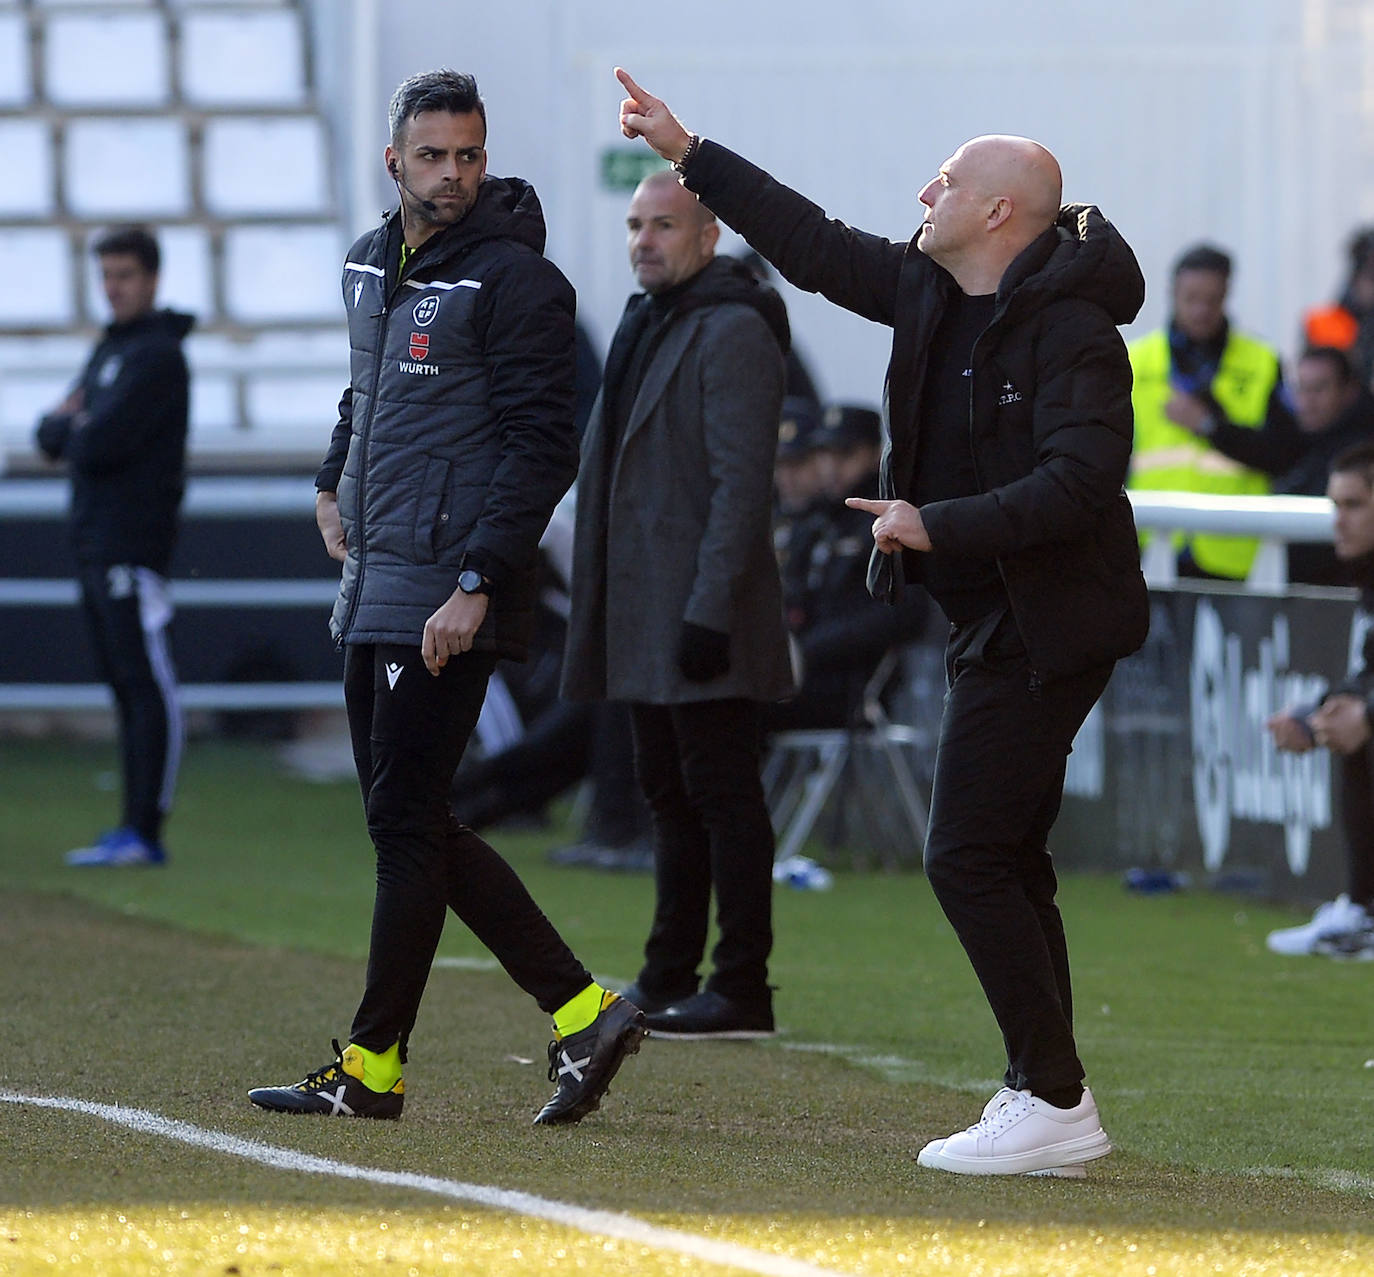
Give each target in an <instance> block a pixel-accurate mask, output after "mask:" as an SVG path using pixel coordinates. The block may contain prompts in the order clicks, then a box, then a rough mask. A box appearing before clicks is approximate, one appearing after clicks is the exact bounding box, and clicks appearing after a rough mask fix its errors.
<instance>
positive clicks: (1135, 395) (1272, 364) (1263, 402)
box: [1127, 330, 1279, 580]
mask: <svg viewBox="0 0 1374 1277" xmlns="http://www.w3.org/2000/svg"><path fill="white" fill-rule="evenodd" d="M1130 356H1131V370H1132V372H1133V373H1134V374H1135V384H1134V386H1133V388H1132V390H1131V405H1132V407H1133V408H1134V409H1135V449H1134V451H1133V453H1132V455H1131V475H1130V479H1129V481H1128V483H1127V486H1128V487H1131V488H1138V489H1141V490H1150V491H1156V492H1158V491H1168V492H1208V493H1216V494H1218V495H1221V496H1248V495H1255V496H1262V495H1264V494H1265V493H1267V492H1268V491H1269V477H1268V475H1265V474H1261V473H1260V472H1259V471H1258V470H1251V469H1249V467H1247V466H1243V465H1241V464H1240V463H1239V462H1238V461H1232V460H1231V458H1230V457H1226V456H1223V455H1222V454H1221V453H1220V452H1218V451H1217V450H1216V449H1215V448H1213V447H1212V445H1211V444H1210V443H1208V442H1207V440H1206V439H1200V438H1198V436H1197V435H1195V434H1193V432H1192V431H1191V430H1185V429H1184V428H1183V427H1182V426H1178V425H1175V424H1174V423H1173V422H1172V421H1170V420H1169V418H1168V417H1166V416H1165V415H1164V405H1165V404H1166V403H1167V402H1168V401H1169V399H1170V397H1171V396H1172V395H1173V393H1174V392H1173V388H1172V387H1171V386H1170V384H1169V370H1170V366H1171V362H1172V361H1171V358H1170V354H1169V338H1168V334H1167V333H1165V332H1164V331H1162V330H1161V331H1159V332H1153V333H1149V334H1148V335H1146V336H1144V337H1142V338H1140V339H1139V340H1138V341H1134V342H1132V343H1131V345H1130ZM1278 379H1279V358H1278V355H1277V354H1275V353H1274V351H1273V350H1271V349H1270V348H1269V347H1268V346H1266V345H1265V344H1264V343H1263V342H1260V341H1257V340H1256V339H1255V338H1253V337H1246V336H1244V335H1243V334H1241V333H1237V332H1234V331H1233V332H1232V333H1231V334H1230V336H1229V337H1228V338H1227V340H1226V348H1225V349H1224V350H1223V351H1222V354H1221V363H1220V364H1219V365H1218V367H1217V373H1216V376H1215V377H1214V378H1213V380H1212V385H1211V392H1212V395H1213V397H1214V398H1215V399H1216V401H1217V403H1219V404H1220V405H1221V407H1222V410H1223V411H1224V412H1225V413H1226V416H1227V417H1228V418H1229V419H1230V420H1231V421H1232V422H1233V423H1234V424H1235V425H1238V426H1246V427H1249V428H1251V429H1257V428H1258V427H1260V426H1262V425H1263V424H1264V417H1265V413H1266V412H1267V410H1268V407H1269V397H1270V395H1271V394H1272V393H1273V390H1274V386H1275V384H1276V383H1277V382H1278ZM1148 536H1149V534H1148V533H1146V534H1144V538H1143V539H1142V544H1143V541H1144V539H1148ZM1173 541H1174V548H1175V550H1179V549H1181V548H1182V547H1183V546H1184V545H1188V546H1190V547H1191V549H1192V552H1193V561H1194V562H1195V563H1196V564H1197V565H1198V567H1200V568H1202V569H1203V570H1204V571H1207V572H1211V573H1212V574H1213V575H1214V576H1225V577H1231V578H1233V579H1235V580H1244V579H1245V577H1246V576H1247V575H1249V572H1250V565H1251V564H1252V563H1253V562H1254V559H1255V553H1256V551H1257V550H1258V549H1259V541H1258V540H1257V539H1256V538H1253V537H1230V536H1215V535H1212V534H1210V533H1208V534H1203V533H1197V534H1188V533H1182V532H1179V533H1175V534H1174V539H1173Z"/></svg>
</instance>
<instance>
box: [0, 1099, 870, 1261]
mask: <svg viewBox="0 0 1374 1277" xmlns="http://www.w3.org/2000/svg"><path fill="white" fill-rule="evenodd" d="M0 1102H4V1103H9V1104H31V1105H33V1106H34V1107H35V1108H49V1109H65V1110H67V1111H68V1112H71V1113H85V1114H88V1115H89V1116H91V1117H99V1118H103V1119H104V1120H105V1121H107V1122H114V1123H115V1124H116V1125H118V1126H124V1127H127V1128H128V1129H129V1130H131V1131H137V1132H138V1133H139V1134H141V1135H160V1136H162V1137H163V1138H164V1139H169V1140H176V1141H178V1142H179V1143H181V1144H190V1145H192V1146H194V1147H196V1148H207V1149H210V1150H211V1151H212V1152H215V1153H224V1154H227V1155H228V1156H230V1157H242V1158H245V1159H246V1160H247V1161H250V1162H257V1163H259V1164H260V1165H262V1166H271V1167H274V1168H276V1169H277V1170H283V1171H298V1172H300V1173H302V1174H305V1175H333V1176H335V1177H336V1178H338V1179H359V1180H365V1181H367V1183H369V1184H386V1185H390V1186H391V1187H394V1188H410V1189H414V1190H416V1191H417V1192H421V1193H433V1194H434V1195H435V1196H437V1197H451V1198H453V1199H454V1200H456V1201H466V1202H472V1203H474V1204H475V1205H478V1206H487V1207H491V1208H493V1209H495V1210H504V1211H510V1212H511V1213H512V1214H516V1215H529V1216H532V1217H533V1218H535V1219H544V1220H548V1221H549V1222H550V1223H553V1224H563V1225H565V1226H567V1227H569V1228H576V1229H579V1230H580V1231H582V1232H584V1233H597V1234H600V1235H602V1236H606V1237H619V1238H621V1239H622V1240H624V1241H630V1242H638V1243H639V1244H641V1245H644V1246H652V1247H654V1248H655V1249H657V1250H668V1251H675V1252H676V1253H677V1254H680V1255H688V1256H691V1257H692V1258H693V1259H703V1260H706V1261H707V1262H708V1263H712V1264H724V1265H733V1266H734V1267H736V1268H743V1269H744V1270H745V1271H747V1272H751V1273H763V1274H765V1277H845V1275H844V1274H842V1273H839V1272H837V1270H835V1269H833V1268H817V1267H816V1266H815V1265H814V1264H808V1263H805V1262H803V1261H802V1260H799V1259H789V1258H787V1257H786V1256H784V1255H769V1254H766V1253H765V1252H763V1251H758V1250H750V1249H749V1248H748V1247H747V1246H740V1245H737V1244H736V1243H734V1242H721V1241H714V1240H712V1239H711V1238H709V1237H698V1236H696V1235H695V1234H693V1233H684V1232H682V1231H681V1230H679V1229H675V1228H660V1227H659V1226H658V1225H656V1224H650V1223H647V1222H646V1221H644V1220H642V1219H636V1218H635V1217H634V1216H633V1215H625V1214H622V1213H620V1212H619V1211H606V1210H591V1209H589V1208H587V1207H585V1206H573V1205H572V1204H571V1203H569V1202H558V1201H553V1200H552V1199H550V1198H547V1197H536V1196H534V1194H532V1193H522V1192H519V1191H517V1190H515V1189H509V1188H493V1187H492V1186H491V1185H488V1184H465V1183H463V1182H462V1181H461V1180H453V1179H439V1178H438V1177H437V1176H433V1175H416V1174H413V1173H411V1172H409V1171H384V1170H377V1169H374V1168H372V1167H368V1166H352V1165H350V1164H349V1163H347V1162H337V1161H335V1160H334V1159H333V1158H329V1157H316V1156H314V1155H313V1154H310V1153H300V1152H297V1151H296V1150H295V1149H290V1148H278V1147H277V1146H276V1145H273V1144H263V1143H261V1142H260V1141H258V1140H250V1139H243V1138H241V1137H240V1136H237V1135H226V1134H225V1133H224V1132H223V1131H208V1130H204V1129H203V1128H201V1127H199V1126H192V1125H191V1124H190V1123H189V1122H178V1121H174V1120H173V1119H172V1118H169V1117H163V1116H162V1115H161V1114H159V1113H150V1112H148V1111H147V1110H146V1109H136V1108H124V1107H123V1106H121V1105H117V1104H95V1103H92V1102H91V1101H90V1100H77V1099H72V1098H70V1097H67V1096H60V1095H21V1094H19V1093H18V1092H15V1091H0Z"/></svg>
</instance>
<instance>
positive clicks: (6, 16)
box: [0, 9, 33, 107]
mask: <svg viewBox="0 0 1374 1277" xmlns="http://www.w3.org/2000/svg"><path fill="white" fill-rule="evenodd" d="M32 100H33V77H32V75H31V74H30V72H29V24H28V22H27V21H26V20H25V18H24V15H23V14H22V13H20V12H18V11H17V10H14V9H10V10H5V11H0V107H12V106H27V105H28V104H29V103H30V102H31V101H32Z"/></svg>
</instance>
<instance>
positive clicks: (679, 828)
mask: <svg viewBox="0 0 1374 1277" xmlns="http://www.w3.org/2000/svg"><path fill="white" fill-rule="evenodd" d="M630 715H631V721H632V723H633V728H634V747H635V770H636V772H637V774H638V776H639V783H640V787H641V788H642V789H643V791H644V797H645V798H646V799H648V802H649V810H650V812H651V814H652V818H653V826H654V880H655V881H654V886H655V901H654V920H653V925H652V927H651V928H650V931H649V939H648V942H647V943H646V944H645V946H644V967H643V970H642V971H641V972H640V975H639V979H638V983H639V985H640V987H641V988H642V989H643V990H644V991H645V992H646V993H653V994H656V995H659V996H661V997H665V998H676V997H685V996H687V995H689V994H691V993H694V992H695V991H696V987H697V967H698V966H699V964H700V963H701V959H702V956H703V954H704V952H705V949H706V929H707V923H708V920H709V917H710V905H711V890H712V888H713V887H714V889H715V894H716V920H717V922H718V924H719V926H720V940H719V942H718V943H717V944H716V946H715V949H714V950H713V951H712V954H711V964H712V972H711V975H710V977H709V978H708V979H707V981H706V987H707V988H708V989H710V990H712V991H713V992H716V993H720V994H723V995H724V996H725V997H728V998H734V999H737V1000H740V1001H745V1002H749V1001H761V1000H767V999H768V997H769V991H768V955H769V953H770V951H771V950H772V947H773V826H772V824H771V823H770V822H769V819H768V807H767V804H766V803H765V801H764V796H763V785H762V783H761V781H760V780H759V761H760V756H761V753H762V748H763V744H762V742H763V706H762V705H760V704H758V703H757V702H755V701H748V700H719V701H693V702H690V703H687V704H682V705H644V704H636V705H633V706H631V711H630Z"/></svg>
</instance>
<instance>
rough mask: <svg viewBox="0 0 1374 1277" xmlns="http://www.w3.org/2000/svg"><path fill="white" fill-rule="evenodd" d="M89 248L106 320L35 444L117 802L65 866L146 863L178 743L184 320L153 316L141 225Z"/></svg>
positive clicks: (161, 856)
mask: <svg viewBox="0 0 1374 1277" xmlns="http://www.w3.org/2000/svg"><path fill="white" fill-rule="evenodd" d="M93 251H94V253H95V256H96V258H97V260H98V261H99V263H100V276H101V283H102V285H103V286H104V290H105V298H106V300H107V301H108V302H109V304H110V313H111V322H110V324H109V326H108V327H107V328H106V329H105V332H104V333H103V334H102V336H101V338H100V340H99V342H98V343H97V344H96V347H95V350H94V351H92V352H91V356H90V358H89V359H88V360H87V361H86V367H85V368H84V369H83V370H82V373H81V376H80V378H79V379H78V381H77V384H76V387H75V388H74V389H73V390H72V392H71V393H70V394H69V395H68V396H67V397H66V399H64V400H63V401H62V402H61V403H60V404H59V405H58V406H57V407H56V408H55V409H54V410H53V411H52V412H50V413H49V414H48V415H47V416H45V417H44V418H43V419H42V421H40V422H39V424H38V433H37V442H38V446H39V448H41V449H42V451H43V452H44V453H45V454H46V455H47V456H48V457H49V458H50V459H52V460H53V461H58V460H65V461H66V463H67V468H68V472H69V474H70V476H71V484H72V506H71V533H72V548H73V551H74V553H75V556H76V563H77V574H78V577H79V580H80V584H81V602H82V607H83V609H84V611H85V614H86V622H87V626H88V629H89V632H90V636H91V644H92V646H93V648H94V650H95V657H96V666H97V668H98V669H99V671H100V674H101V677H102V678H104V680H105V681H106V682H107V683H109V685H110V688H111V690H112V691H113V692H114V698H115V706H116V710H117V713H118V719H119V744H120V754H121V759H122V769H121V770H122V776H123V785H124V807H123V816H122V819H121V822H120V825H119V827H118V828H116V829H114V830H112V831H111V832H109V833H106V834H102V835H101V836H100V837H99V838H98V839H97V840H96V841H95V843H94V844H93V845H91V846H89V847H82V848H80V849H79V850H77V851H73V852H70V853H68V855H67V864H69V865H78V866H90V865H158V864H162V863H163V862H164V861H165V860H166V859H167V853H166V851H165V850H164V848H163V846H162V824H163V820H164V818H165V817H166V815H167V812H168V810H169V809H170V807H171V804H172V795H173V792H174V790H175V788H176V778H177V769H178V765H179V763H180V759H181V745H182V736H183V729H182V716H181V704H180V701H179V699H178V696H177V684H176V673H175V671H174V670H173V668H172V657H171V652H170V650H169V648H168V644H167V626H168V623H169V622H170V621H171V619H172V601H171V596H170V594H169V592H168V584H167V574H168V571H169V570H170V567H171V561H172V550H173V546H174V545H175V542H176V535H177V522H178V517H179V514H180V510H181V496H182V491H183V489H184V487H185V476H186V418H187V403H188V397H189V382H190V378H189V375H188V373H187V369H186V359H185V356H184V355H183V354H182V350H181V343H182V341H183V340H184V338H185V337H186V334H187V333H188V332H190V330H191V326H192V324H193V323H194V322H195V321H194V319H193V318H192V317H191V316H190V315H183V314H180V313H178V312H177V311H173V310H157V309H155V308H154V305H153V302H154V299H155V298H156V296H157V285H158V273H159V268H160V265H161V257H160V254H159V251H158V244H157V240H156V239H155V238H154V237H153V236H152V234H151V233H149V232H148V231H147V230H146V229H144V228H143V227H125V228H123V229H119V230H114V231H110V232H109V233H107V234H105V235H102V236H101V237H100V238H99V239H97V240H96V242H95V245H94V249H93Z"/></svg>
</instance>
